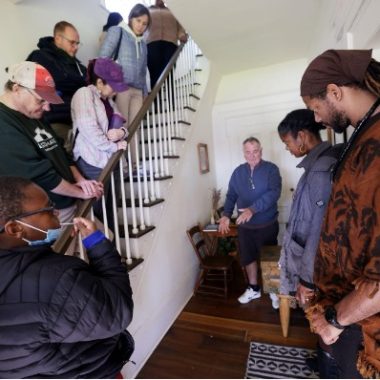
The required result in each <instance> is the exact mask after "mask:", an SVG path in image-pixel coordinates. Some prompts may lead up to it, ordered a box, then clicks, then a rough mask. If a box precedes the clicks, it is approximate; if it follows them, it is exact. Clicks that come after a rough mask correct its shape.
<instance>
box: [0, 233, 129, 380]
mask: <svg viewBox="0 0 380 380" xmlns="http://www.w3.org/2000/svg"><path fill="white" fill-rule="evenodd" d="M87 252H88V257H89V260H90V263H89V264H87V263H85V262H84V261H82V260H80V259H78V258H75V257H71V256H63V255H60V254H56V253H54V252H53V251H52V250H51V248H50V247H49V246H46V245H45V246H39V247H29V246H27V247H20V248H16V249H12V250H0V278H1V281H0V377H1V378H24V377H37V378H105V377H111V378H112V376H115V374H116V373H117V372H118V371H120V369H121V367H122V366H123V364H124V362H123V360H122V359H121V356H120V354H121V353H120V352H118V350H117V346H118V345H119V344H120V339H119V338H120V337H124V334H121V333H122V332H123V331H124V329H125V328H126V327H127V326H128V324H129V323H130V321H131V319H132V311H133V301H132V290H131V287H130V283H129V277H128V274H127V272H126V268H125V267H124V266H123V265H122V264H121V260H120V256H119V254H118V252H117V251H116V250H115V249H114V248H113V246H112V244H111V243H110V242H109V241H108V240H106V239H104V240H103V241H102V242H100V243H98V244H96V245H95V246H93V247H92V248H91V249H89V250H88V251H87Z"/></svg>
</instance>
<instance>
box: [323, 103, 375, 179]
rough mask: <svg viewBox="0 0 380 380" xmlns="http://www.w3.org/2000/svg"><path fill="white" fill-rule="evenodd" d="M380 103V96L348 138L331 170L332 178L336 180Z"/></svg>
mask: <svg viewBox="0 0 380 380" xmlns="http://www.w3.org/2000/svg"><path fill="white" fill-rule="evenodd" d="M379 104H380V98H378V99H377V100H376V102H375V103H373V105H372V107H371V108H370V109H369V110H368V112H367V113H366V114H365V115H364V117H363V119H361V120H360V122H359V124H358V126H357V127H356V128H355V130H354V132H353V133H352V135H351V137H350V139H349V140H348V142H347V144H346V146H345V147H344V149H343V152H342V154H341V155H340V157H339V158H338V160H337V162H336V164H335V165H334V166H333V168H332V170H331V180H332V181H334V179H335V177H336V174H337V171H338V168H339V167H340V166H341V165H342V163H343V161H344V159H345V158H346V156H347V154H348V151H349V150H350V149H351V147H352V145H353V144H354V141H355V140H356V139H357V137H358V135H359V133H360V132H361V131H362V129H364V126H365V124H366V122H367V121H368V119H369V118H370V117H371V116H372V114H373V113H374V112H375V109H376V108H377V107H378V106H379Z"/></svg>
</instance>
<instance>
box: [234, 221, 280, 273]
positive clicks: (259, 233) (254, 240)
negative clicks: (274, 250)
mask: <svg viewBox="0 0 380 380" xmlns="http://www.w3.org/2000/svg"><path fill="white" fill-rule="evenodd" d="M278 230H279V226H278V222H277V221H276V222H274V223H272V224H270V225H269V226H266V227H262V228H256V229H252V228H247V227H244V224H243V225H239V227H238V242H239V253H240V264H241V265H242V266H247V265H249V264H251V263H253V262H254V261H257V260H258V259H259V258H260V251H261V248H262V246H263V245H277V235H278Z"/></svg>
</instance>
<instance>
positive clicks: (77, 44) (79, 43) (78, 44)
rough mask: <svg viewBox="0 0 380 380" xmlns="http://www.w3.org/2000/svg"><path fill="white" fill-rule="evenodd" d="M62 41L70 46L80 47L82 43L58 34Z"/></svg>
mask: <svg viewBox="0 0 380 380" xmlns="http://www.w3.org/2000/svg"><path fill="white" fill-rule="evenodd" d="M59 36H61V37H62V38H63V39H64V40H66V41H67V42H68V43H69V44H70V45H71V46H80V45H82V43H81V42H80V41H75V40H70V38H67V37H66V36H64V35H63V34H59Z"/></svg>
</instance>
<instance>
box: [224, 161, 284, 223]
mask: <svg viewBox="0 0 380 380" xmlns="http://www.w3.org/2000/svg"><path fill="white" fill-rule="evenodd" d="M280 195H281V176H280V171H279V170H278V167H277V166H276V165H275V164H273V163H272V162H269V161H264V160H261V161H260V163H259V164H258V165H257V166H256V167H255V169H254V170H253V173H252V172H251V169H250V167H249V164H248V163H245V164H241V165H239V166H238V167H237V168H236V169H235V170H234V172H233V173H232V176H231V179H230V182H229V184H228V190H227V194H226V201H225V203H224V213H223V215H225V216H227V217H229V218H231V215H232V213H233V211H234V207H235V204H236V206H237V209H238V210H239V209H242V208H248V207H249V208H252V210H253V211H254V214H253V216H252V218H251V219H250V220H249V221H248V222H246V223H244V224H243V225H241V227H244V228H246V227H248V228H249V227H252V226H257V225H263V224H268V223H271V222H274V221H276V220H277V217H278V210H277V201H278V199H279V198H280ZM239 214H240V212H239Z"/></svg>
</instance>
